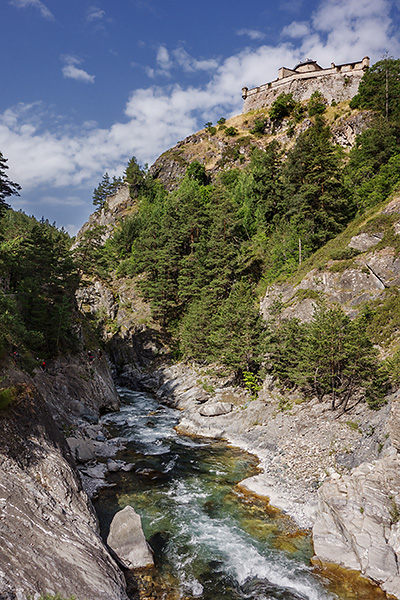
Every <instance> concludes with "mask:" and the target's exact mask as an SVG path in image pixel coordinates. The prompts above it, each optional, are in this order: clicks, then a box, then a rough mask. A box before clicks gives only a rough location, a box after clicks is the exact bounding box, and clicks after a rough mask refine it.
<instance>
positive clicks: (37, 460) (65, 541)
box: [0, 383, 126, 600]
mask: <svg viewBox="0 0 400 600" xmlns="http://www.w3.org/2000/svg"><path fill="white" fill-rule="evenodd" d="M14 391H15V401H14V403H13V405H12V406H11V407H10V408H8V409H7V410H3V411H2V412H0V536H1V540H2V544H1V548H0V596H1V597H2V598H7V599H9V600H12V599H14V598H18V599H21V598H26V597H28V596H34V595H35V594H37V593H40V594H46V593H49V594H60V595H61V596H63V597H70V596H71V595H74V596H76V597H77V598H86V599H87V600H100V599H104V600H114V599H115V600H117V599H121V600H123V599H125V598H126V594H125V582H124V578H123V575H122V573H121V571H120V570H119V569H118V567H117V566H116V564H115V563H114V561H113V559H112V558H111V556H110V555H109V553H108V551H107V549H106V547H105V545H104V544H103V542H102V540H101V538H100V535H99V529H98V523H97V518H96V516H95V513H94V511H93V508H92V506H91V504H90V502H89V500H88V497H87V495H86V493H85V492H84V491H83V490H82V485H81V483H80V480H79V478H78V476H77V473H76V470H75V467H74V462H73V459H72V457H71V454H70V452H69V449H68V446H67V444H66V442H65V439H64V437H63V435H62V434H61V433H60V430H59V428H58V427H57V426H56V424H55V422H54V419H53V417H52V415H51V412H50V410H49V407H48V405H47V404H46V402H45V400H44V398H43V397H42V395H41V394H40V393H39V391H38V390H37V388H35V387H34V385H32V384H27V383H20V384H17V386H16V387H15V388H14ZM58 401H59V403H60V404H63V403H64V404H66V402H65V398H64V397H63V395H62V393H60V394H59V396H58Z"/></svg>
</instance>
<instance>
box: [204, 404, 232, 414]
mask: <svg viewBox="0 0 400 600" xmlns="http://www.w3.org/2000/svg"><path fill="white" fill-rule="evenodd" d="M232 410H233V404H232V403H231V402H207V403H206V404H203V405H202V406H201V407H200V408H199V413H200V414H201V416H202V417H219V416H221V415H227V414H229V413H230V412H232Z"/></svg>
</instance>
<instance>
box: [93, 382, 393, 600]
mask: <svg viewBox="0 0 400 600" xmlns="http://www.w3.org/2000/svg"><path fill="white" fill-rule="evenodd" d="M120 396H121V401H122V406H121V410H120V412H118V413H112V414H109V415H106V416H105V417H103V419H102V420H103V423H104V425H105V426H106V427H107V429H108V430H109V432H110V433H111V435H113V436H118V437H122V438H124V439H125V440H126V447H125V449H124V450H123V451H121V452H120V454H119V455H118V457H117V458H118V459H120V460H124V461H125V462H127V463H131V464H132V465H133V469H132V471H128V472H124V471H119V472H117V473H112V474H110V475H109V476H108V483H110V484H112V487H107V488H104V489H103V490H102V491H101V493H100V494H99V497H98V498H97V500H96V503H95V506H96V510H97V512H98V515H99V519H100V523H101V528H102V534H103V536H104V538H106V536H107V533H108V529H109V524H110V522H111V519H112V517H113V515H114V514H115V513H116V512H117V511H118V510H120V509H122V508H124V507H125V506H127V505H132V506H133V507H134V508H135V510H136V511H137V512H138V513H139V514H140V515H141V517H142V525H143V530H144V533H145V536H146V539H147V540H148V542H149V543H150V545H151V547H152V549H153V552H154V557H155V565H156V567H155V569H154V570H150V571H148V572H146V573H145V574H143V573H142V574H140V575H139V576H138V580H139V589H140V590H141V592H142V594H141V595H142V597H145V596H146V594H147V595H148V597H151V596H152V597H155V598H165V599H168V600H169V599H174V600H175V599H192V598H199V599H203V600H333V599H340V600H374V599H375V598H384V594H383V593H382V592H381V591H380V590H379V588H377V587H376V586H372V585H370V584H369V583H367V582H366V581H365V580H361V579H360V578H358V577H353V576H351V575H350V574H349V573H347V572H343V571H342V570H339V571H338V570H332V571H331V572H326V571H325V570H324V571H322V570H319V569H317V568H315V567H312V566H311V562H310V561H311V558H312V555H313V548H312V541H311V537H310V534H309V532H307V531H302V530H299V529H297V528H296V527H295V526H294V523H293V522H292V521H291V520H290V519H289V518H288V517H286V516H285V515H284V514H282V513H280V512H279V511H277V510H275V509H273V507H271V506H270V505H269V504H268V503H267V502H266V501H265V500H263V499H260V498H256V497H254V496H250V495H246V494H244V493H243V492H241V491H240V490H239V489H238V488H237V487H236V485H237V483H238V482H240V481H241V480H243V479H245V478H247V477H250V476H252V475H255V474H256V473H257V472H258V466H257V465H258V461H257V458H256V457H255V456H253V455H251V454H248V453H246V452H243V451H242V450H238V449H236V448H232V447H229V446H228V445H227V444H226V443H224V442H221V441H217V440H211V439H207V438H197V437H189V436H183V435H179V434H178V433H177V432H176V430H175V429H174V428H175V426H176V425H177V424H178V423H179V415H180V413H179V411H177V410H175V409H172V408H169V407H167V406H164V405H162V404H160V403H159V401H158V400H156V399H155V398H154V397H153V396H151V395H150V394H146V393H142V392H136V391H131V390H128V389H125V388H124V389H121V390H120Z"/></svg>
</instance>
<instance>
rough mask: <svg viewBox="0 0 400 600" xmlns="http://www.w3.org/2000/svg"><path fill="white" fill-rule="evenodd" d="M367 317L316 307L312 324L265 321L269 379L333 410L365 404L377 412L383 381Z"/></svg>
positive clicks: (381, 395)
mask: <svg viewBox="0 0 400 600" xmlns="http://www.w3.org/2000/svg"><path fill="white" fill-rule="evenodd" d="M368 319H369V315H368V314H366V313H364V314H362V315H361V316H360V317H359V318H358V319H355V320H354V321H351V320H350V319H349V318H348V317H347V316H346V315H345V313H344V312H343V310H342V309H341V308H340V307H339V306H335V307H332V308H329V307H327V306H325V305H324V304H319V305H318V308H317V309H316V311H315V314H314V317H313V319H312V321H311V322H310V323H300V322H299V321H297V320H296V319H290V320H283V319H281V318H280V311H279V307H277V311H276V315H275V317H274V318H273V319H272V320H271V322H270V323H269V335H268V338H269V339H268V354H269V360H270V363H271V371H272V373H273V375H275V376H276V377H278V379H279V381H280V382H281V384H282V385H283V386H285V387H286V388H290V387H293V386H295V387H297V388H300V389H301V390H303V392H304V393H305V394H306V395H315V396H317V397H318V399H319V401H320V402H322V401H323V399H324V398H325V397H329V399H330V402H331V408H332V410H335V409H337V408H339V407H340V408H341V409H342V410H343V411H345V410H347V409H348V408H350V407H351V406H353V405H354V404H355V403H358V402H360V401H361V400H365V401H366V402H367V403H368V404H369V406H370V407H371V408H379V407H380V406H381V405H382V402H383V399H384V392H385V391H386V384H387V379H386V377H385V376H383V375H382V374H381V373H380V372H379V362H378V353H377V350H376V349H375V348H374V346H373V344H372V342H371V340H370V338H369V336H368V333H367V324H368Z"/></svg>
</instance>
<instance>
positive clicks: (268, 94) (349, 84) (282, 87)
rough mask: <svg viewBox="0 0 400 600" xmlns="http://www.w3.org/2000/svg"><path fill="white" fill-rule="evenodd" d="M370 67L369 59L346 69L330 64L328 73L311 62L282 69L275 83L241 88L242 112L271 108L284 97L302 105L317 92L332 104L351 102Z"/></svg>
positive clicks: (350, 65) (347, 66) (349, 65)
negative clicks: (277, 99)
mask: <svg viewBox="0 0 400 600" xmlns="http://www.w3.org/2000/svg"><path fill="white" fill-rule="evenodd" d="M368 67H369V58H368V56H365V57H364V58H363V59H362V61H360V62H354V63H346V64H343V65H335V64H334V63H331V66H330V68H328V69H323V68H322V67H320V65H318V63H317V62H316V61H313V60H310V59H307V60H306V61H305V62H303V63H300V64H298V65H297V66H296V67H295V68H294V69H288V68H287V67H281V68H280V69H279V75H278V78H277V79H275V80H274V81H271V82H270V83H265V84H264V85H261V86H259V87H256V88H252V89H251V90H249V89H248V88H246V87H244V88H242V98H243V99H244V106H243V111H242V112H243V113H246V112H249V111H250V110H255V109H259V108H265V107H268V106H271V104H272V103H273V102H274V100H276V98H277V97H278V96H279V95H280V94H282V93H285V94H289V93H291V94H293V98H294V99H295V100H297V101H299V102H301V101H303V100H308V99H309V98H310V97H311V95H312V94H313V92H315V91H317V90H318V91H319V92H321V94H323V96H325V98H326V99H327V101H328V102H329V104H330V103H331V102H332V100H334V101H335V102H341V101H343V100H350V99H351V98H353V96H355V95H356V94H357V91H358V86H359V83H360V80H361V78H362V76H363V75H364V72H365V70H366V69H367V68H368Z"/></svg>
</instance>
